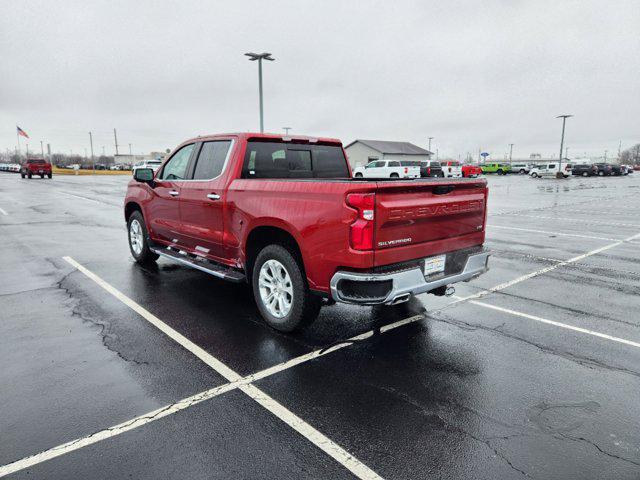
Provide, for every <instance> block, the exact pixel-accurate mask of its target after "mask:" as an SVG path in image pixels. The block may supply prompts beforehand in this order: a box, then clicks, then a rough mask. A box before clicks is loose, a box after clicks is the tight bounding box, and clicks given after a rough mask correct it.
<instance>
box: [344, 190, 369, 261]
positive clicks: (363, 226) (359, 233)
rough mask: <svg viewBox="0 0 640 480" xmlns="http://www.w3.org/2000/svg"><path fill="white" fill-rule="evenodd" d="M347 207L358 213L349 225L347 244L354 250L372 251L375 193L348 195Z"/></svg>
mask: <svg viewBox="0 0 640 480" xmlns="http://www.w3.org/2000/svg"><path fill="white" fill-rule="evenodd" d="M347 205H348V206H350V207H351V208H354V209H356V210H357V211H358V218H356V220H355V222H353V223H352V224H351V228H350V231H349V243H350V244H351V248H353V249H354V250H372V249H373V231H374V216H375V205H376V195H375V193H350V194H349V195H347Z"/></svg>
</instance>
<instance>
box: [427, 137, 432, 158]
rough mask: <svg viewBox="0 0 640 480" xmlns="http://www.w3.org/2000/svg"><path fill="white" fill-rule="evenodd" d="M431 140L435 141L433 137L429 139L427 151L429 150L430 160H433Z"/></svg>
mask: <svg viewBox="0 0 640 480" xmlns="http://www.w3.org/2000/svg"><path fill="white" fill-rule="evenodd" d="M431 140H433V137H429V146H428V147H427V150H429V158H431Z"/></svg>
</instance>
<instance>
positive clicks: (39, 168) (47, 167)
mask: <svg viewBox="0 0 640 480" xmlns="http://www.w3.org/2000/svg"><path fill="white" fill-rule="evenodd" d="M34 175H40V178H44V177H45V175H46V176H47V177H49V178H51V176H52V169H51V164H50V163H49V162H47V161H46V160H45V159H43V158H29V159H27V162H26V163H25V164H24V165H22V167H21V168H20V176H21V177H22V178H24V177H28V178H31V177H32V176H34Z"/></svg>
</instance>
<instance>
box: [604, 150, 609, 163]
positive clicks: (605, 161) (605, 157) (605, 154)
mask: <svg viewBox="0 0 640 480" xmlns="http://www.w3.org/2000/svg"><path fill="white" fill-rule="evenodd" d="M608 151H609V150H605V151H604V163H607V152H608Z"/></svg>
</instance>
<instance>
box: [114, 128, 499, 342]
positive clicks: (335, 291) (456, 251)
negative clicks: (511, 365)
mask: <svg viewBox="0 0 640 480" xmlns="http://www.w3.org/2000/svg"><path fill="white" fill-rule="evenodd" d="M486 205H487V184H486V181H485V180H475V179H474V180H471V179H456V180H453V181H447V180H445V179H436V178H428V179H403V180H395V179H379V180H378V179H356V178H351V170H350V167H349V164H348V162H347V160H346V156H345V152H344V149H343V147H342V144H341V143H340V141H339V140H336V139H331V138H311V137H298V136H295V137H287V136H282V135H271V134H255V133H236V134H224V135H210V136H204V137H197V138H193V139H191V140H187V141H186V142H184V143H182V144H181V145H180V146H179V147H178V148H177V149H176V150H174V151H173V152H172V154H171V155H170V156H169V157H168V158H167V160H166V161H165V162H164V163H163V165H162V166H161V167H160V168H159V169H158V170H157V171H156V172H155V173H154V171H153V170H151V169H149V168H139V169H137V170H136V171H135V173H134V178H133V180H132V181H131V182H130V183H129V186H128V190H127V195H126V198H125V205H124V215H125V220H126V221H127V230H128V235H129V246H130V250H131V254H132V255H133V257H134V258H135V260H136V261H138V262H140V263H147V262H153V261H155V260H157V259H158V257H159V256H163V257H167V258H170V259H172V260H174V261H177V262H180V263H182V264H186V265H188V266H190V267H193V268H196V269H198V270H201V271H204V272H206V273H209V274H211V275H214V276H216V277H219V278H222V279H225V280H229V281H232V282H247V283H248V284H249V285H250V286H251V288H252V289H253V294H254V298H255V301H256V304H257V305H258V309H259V310H260V313H261V314H262V316H263V318H264V319H265V320H266V322H267V323H268V324H269V325H271V326H272V327H274V328H276V329H278V330H281V331H292V330H294V329H296V328H298V327H300V326H302V325H304V324H307V323H310V322H311V321H313V320H314V319H315V318H316V317H317V315H318V312H319V310H320V307H321V306H322V305H323V304H331V303H334V302H346V303H353V304H360V305H374V304H386V305H394V304H397V303H402V302H405V301H407V300H408V299H409V298H410V297H411V296H412V295H415V294H418V293H423V292H431V293H435V294H436V295H444V294H445V291H446V289H447V286H448V285H450V284H453V283H456V282H460V281H466V280H470V279H471V278H474V277H476V276H478V275H480V274H482V273H484V272H485V271H486V270H487V262H488V257H489V253H488V252H487V251H486V250H484V248H483V246H482V244H483V242H484V237H485V232H484V228H485V222H486Z"/></svg>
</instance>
